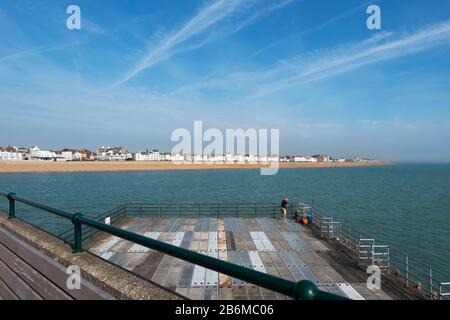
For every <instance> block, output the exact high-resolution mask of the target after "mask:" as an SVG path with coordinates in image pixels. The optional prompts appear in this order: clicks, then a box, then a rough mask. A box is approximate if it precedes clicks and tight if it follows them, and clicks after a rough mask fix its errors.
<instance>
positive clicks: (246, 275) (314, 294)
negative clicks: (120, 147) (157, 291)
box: [0, 192, 348, 300]
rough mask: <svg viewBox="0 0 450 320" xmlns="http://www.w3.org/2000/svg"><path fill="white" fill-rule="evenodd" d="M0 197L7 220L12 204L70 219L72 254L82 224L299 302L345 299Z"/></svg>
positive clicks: (79, 239)
mask: <svg viewBox="0 0 450 320" xmlns="http://www.w3.org/2000/svg"><path fill="white" fill-rule="evenodd" d="M0 196H3V197H6V198H7V199H8V200H9V218H11V219H13V218H15V201H17V202H20V203H23V204H27V205H29V206H32V207H35V208H38V209H41V210H44V211H47V212H49V213H52V214H55V215H58V216H60V217H63V218H66V219H70V220H71V221H72V223H73V226H74V244H73V252H74V253H80V252H82V251H83V249H82V234H81V233H82V228H81V227H82V225H86V226H89V227H92V228H95V229H97V230H100V231H103V232H106V233H109V234H111V235H114V236H117V237H119V238H121V239H124V240H128V241H131V242H134V243H136V244H139V245H141V246H144V247H147V248H150V249H154V250H157V251H161V252H163V253H166V254H168V255H170V256H173V257H175V258H179V259H182V260H185V261H188V262H191V263H193V264H196V265H199V266H201V267H204V268H207V269H211V270H214V271H217V272H220V273H223V274H226V275H229V276H232V277H235V278H238V279H241V280H243V281H246V282H250V283H252V284H255V285H258V286H260V287H264V288H266V289H269V290H272V291H276V292H278V293H281V294H284V295H287V296H290V297H292V298H294V299H300V300H348V299H347V298H345V297H342V296H339V295H336V294H332V293H329V292H326V291H322V290H320V289H319V288H318V287H317V286H316V285H315V284H314V283H313V282H311V281H308V280H301V281H299V282H293V281H289V280H286V279H283V278H279V277H276V276H273V275H270V274H267V273H263V272H260V271H256V270H253V269H250V268H246V267H243V266H240V265H236V264H233V263H230V262H228V261H223V260H220V259H217V258H213V257H209V256H207V255H203V254H200V253H197V252H194V251H190V250H188V249H184V248H181V247H177V246H174V245H172V244H168V243H165V242H162V241H158V240H155V239H151V238H147V237H144V236H142V235H140V234H137V233H133V232H130V231H128V230H124V229H121V228H117V227H114V226H111V225H107V224H105V223H102V222H99V221H96V220H93V219H91V218H87V217H85V216H84V215H83V214H81V213H69V212H66V211H63V210H59V209H55V208H52V207H50V206H47V205H43V204H40V203H38V202H35V201H31V200H28V199H25V198H22V197H19V196H17V195H16V194H14V193H8V194H6V193H3V192H0Z"/></svg>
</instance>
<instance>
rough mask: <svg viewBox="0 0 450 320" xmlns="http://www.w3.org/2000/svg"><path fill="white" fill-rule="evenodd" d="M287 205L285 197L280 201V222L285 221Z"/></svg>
mask: <svg viewBox="0 0 450 320" xmlns="http://www.w3.org/2000/svg"><path fill="white" fill-rule="evenodd" d="M287 205H288V198H287V197H285V198H284V199H283V200H282V201H281V206H280V213H281V220H286V214H287Z"/></svg>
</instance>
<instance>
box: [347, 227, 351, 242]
mask: <svg viewBox="0 0 450 320" xmlns="http://www.w3.org/2000/svg"><path fill="white" fill-rule="evenodd" d="M350 237H351V236H350V227H348V236H347V243H348V244H350Z"/></svg>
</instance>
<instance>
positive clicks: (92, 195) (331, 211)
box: [0, 164, 450, 281]
mask: <svg viewBox="0 0 450 320" xmlns="http://www.w3.org/2000/svg"><path fill="white" fill-rule="evenodd" d="M0 190H1V191H3V192H15V193H16V194H18V195H20V196H23V197H26V198H30V199H33V200H36V201H39V202H41V203H45V204H48V205H51V206H54V207H57V208H61V209H66V210H71V211H73V212H82V213H84V214H88V215H97V214H100V213H103V212H105V211H106V210H108V209H111V208H114V207H116V206H118V205H120V204H123V203H125V202H146V203H165V202H174V203H194V202H195V203H217V202H219V203H254V202H261V203H263V202H266V203H267V202H279V201H280V200H281V198H282V197H283V196H285V195H287V196H288V197H289V198H290V199H291V200H295V201H304V202H310V203H311V202H313V203H314V206H315V207H317V208H318V209H319V210H320V211H321V212H323V213H325V214H327V215H329V216H332V217H334V218H335V220H337V221H341V222H343V223H345V224H347V225H350V226H351V227H352V228H353V229H355V230H358V231H359V232H361V233H362V234H364V235H365V234H368V235H373V236H374V237H375V238H376V239H377V243H379V244H389V245H390V246H391V247H392V248H393V249H392V250H395V252H397V253H398V254H400V253H404V254H407V255H409V256H411V257H414V258H415V260H417V261H421V262H423V263H425V264H429V265H431V266H433V268H434V269H435V270H438V271H440V272H443V273H446V274H448V275H450V165H448V164H394V165H388V166H379V167H352V168H296V169H282V170H280V172H279V173H278V174H277V175H275V176H261V175H260V174H259V170H198V171H197V170H196V171H191V170H186V171H146V172H98V173H8V174H0ZM0 206H1V207H6V202H5V201H4V200H0ZM17 214H18V215H22V216H23V217H26V218H27V219H30V220H32V221H33V222H35V223H38V224H40V225H41V226H43V227H45V228H47V229H50V230H58V229H62V228H64V227H67V222H66V221H63V220H62V219H60V218H54V217H52V218H50V217H49V215H48V214H46V213H44V212H40V211H36V210H30V209H28V208H25V207H22V206H19V207H18V209H17ZM447 280H448V281H450V278H449V279H447Z"/></svg>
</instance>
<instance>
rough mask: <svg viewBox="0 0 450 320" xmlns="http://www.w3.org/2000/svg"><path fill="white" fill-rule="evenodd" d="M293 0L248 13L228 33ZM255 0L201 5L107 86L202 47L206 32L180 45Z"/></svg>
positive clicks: (228, 0)
mask: <svg viewBox="0 0 450 320" xmlns="http://www.w3.org/2000/svg"><path fill="white" fill-rule="evenodd" d="M293 1H294V0H284V1H282V2H276V3H275V4H272V5H271V6H267V7H265V8H263V9H261V10H259V11H256V13H253V14H252V15H250V17H247V18H243V20H242V21H241V22H240V23H239V22H237V23H236V25H235V26H234V27H233V28H232V29H231V30H229V31H228V33H229V34H233V33H236V32H238V31H240V30H241V29H243V28H245V27H246V26H248V25H250V24H251V23H253V22H254V21H256V20H258V19H259V18H261V17H263V16H265V15H267V14H268V13H270V12H272V11H275V10H279V9H281V8H284V7H285V6H287V5H288V4H290V3H292V2H293ZM257 2H259V1H257V0H247V1H244V0H219V1H214V2H213V3H212V4H210V5H208V6H205V7H203V8H202V9H201V10H200V11H199V12H198V13H197V15H196V16H194V17H193V18H191V19H190V20H189V21H188V22H187V23H186V24H185V25H183V26H182V27H181V28H180V29H179V30H177V31H176V32H173V33H171V34H169V35H168V36H167V37H165V38H163V39H162V40H161V41H160V42H159V43H158V44H157V45H156V46H154V47H153V48H151V49H150V50H149V51H148V52H147V53H146V54H145V55H144V57H143V58H142V59H141V60H140V61H138V62H137V63H136V64H135V65H134V66H133V67H132V68H131V69H130V70H128V71H127V72H126V74H125V75H124V76H123V77H122V78H121V79H120V80H119V81H117V82H116V83H114V84H113V85H112V86H111V87H116V86H118V85H121V84H123V83H125V82H127V81H128V80H130V79H132V78H133V77H135V76H136V75H137V74H139V73H140V72H142V71H144V70H146V69H148V68H151V67H152V66H154V65H156V64H158V63H159V62H161V61H164V60H166V59H168V58H170V57H172V56H174V55H175V54H178V53H180V52H185V51H189V50H194V49H197V48H199V47H202V46H204V45H205V44H206V43H208V42H210V41H211V39H213V38H214V37H211V36H210V35H207V36H206V38H205V39H203V40H202V41H200V42H199V43H196V44H187V45H186V46H185V47H182V45H183V44H185V43H187V42H189V41H190V40H193V39H194V38H195V37H196V36H199V35H201V34H204V33H206V32H207V31H210V29H211V27H213V26H215V25H217V24H218V23H219V22H222V21H224V20H226V19H227V18H230V17H232V16H233V15H239V14H240V15H242V13H243V12H244V11H249V8H253V5H254V4H255V3H257Z"/></svg>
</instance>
